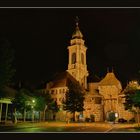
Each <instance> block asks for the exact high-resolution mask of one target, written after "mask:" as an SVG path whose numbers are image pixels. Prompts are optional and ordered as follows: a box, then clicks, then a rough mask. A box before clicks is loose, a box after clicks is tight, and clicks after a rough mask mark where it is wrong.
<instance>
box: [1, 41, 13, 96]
mask: <svg viewBox="0 0 140 140" xmlns="http://www.w3.org/2000/svg"><path fill="white" fill-rule="evenodd" d="M13 60H14V50H13V49H12V48H11V47H10V44H9V42H8V41H7V40H0V97H3V96H4V93H3V92H4V91H3V88H4V86H6V85H8V84H9V82H10V81H11V79H12V77H13V76H14V74H15V69H14V68H13Z"/></svg>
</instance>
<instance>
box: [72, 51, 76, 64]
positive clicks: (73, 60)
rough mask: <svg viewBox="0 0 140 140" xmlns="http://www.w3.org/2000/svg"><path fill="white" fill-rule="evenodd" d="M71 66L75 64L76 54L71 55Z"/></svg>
mask: <svg viewBox="0 0 140 140" xmlns="http://www.w3.org/2000/svg"><path fill="white" fill-rule="evenodd" d="M71 62H72V64H75V63H76V53H73V54H72V61H71Z"/></svg>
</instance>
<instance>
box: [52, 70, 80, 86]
mask: <svg viewBox="0 0 140 140" xmlns="http://www.w3.org/2000/svg"><path fill="white" fill-rule="evenodd" d="M70 81H71V82H73V83H75V84H79V82H78V81H77V80H76V79H75V78H74V77H73V76H72V75H71V74H69V73H68V72H67V71H64V72H61V73H59V74H57V75H56V76H55V77H54V78H53V80H52V81H51V84H52V86H51V88H58V87H66V86H68V84H69V82H70Z"/></svg>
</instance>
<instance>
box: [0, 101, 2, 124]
mask: <svg viewBox="0 0 140 140" xmlns="http://www.w3.org/2000/svg"><path fill="white" fill-rule="evenodd" d="M1 117H2V103H0V122H1Z"/></svg>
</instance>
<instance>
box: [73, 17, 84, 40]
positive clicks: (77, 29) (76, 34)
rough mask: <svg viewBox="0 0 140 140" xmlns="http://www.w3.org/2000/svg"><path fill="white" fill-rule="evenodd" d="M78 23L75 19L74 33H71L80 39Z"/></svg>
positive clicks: (81, 35) (81, 36)
mask: <svg viewBox="0 0 140 140" xmlns="http://www.w3.org/2000/svg"><path fill="white" fill-rule="evenodd" d="M78 25H79V23H78V20H77V21H76V28H75V31H74V33H73V34H72V38H77V39H82V38H83V34H82V33H81V31H80V29H79V26H78Z"/></svg>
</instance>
